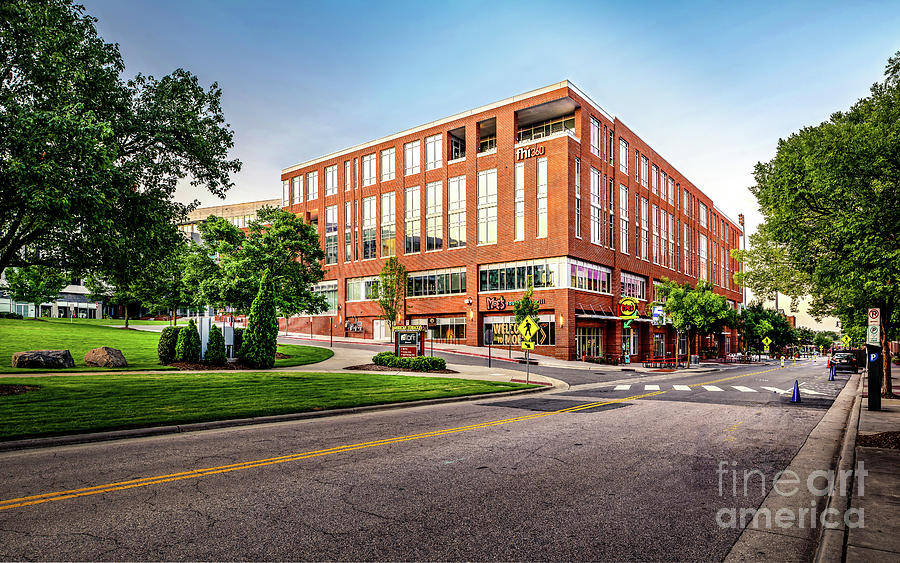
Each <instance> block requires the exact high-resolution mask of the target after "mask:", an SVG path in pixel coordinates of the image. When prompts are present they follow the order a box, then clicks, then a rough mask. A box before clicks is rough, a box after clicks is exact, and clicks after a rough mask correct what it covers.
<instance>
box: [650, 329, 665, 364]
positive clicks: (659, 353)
mask: <svg viewBox="0 0 900 563" xmlns="http://www.w3.org/2000/svg"><path fill="white" fill-rule="evenodd" d="M665 356H666V335H665V333H662V332H654V333H653V357H654V358H664V357H665Z"/></svg>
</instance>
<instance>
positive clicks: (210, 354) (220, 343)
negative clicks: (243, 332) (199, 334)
mask: <svg viewBox="0 0 900 563" xmlns="http://www.w3.org/2000/svg"><path fill="white" fill-rule="evenodd" d="M204 360H205V361H206V363H208V364H209V365H212V366H224V365H225V361H226V358H225V337H224V336H222V331H221V330H219V327H218V325H216V324H215V323H213V324H212V326H210V327H209V336H208V337H207V339H206V356H205V358H204Z"/></svg>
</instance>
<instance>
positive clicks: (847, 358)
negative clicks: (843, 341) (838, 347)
mask: <svg viewBox="0 0 900 563" xmlns="http://www.w3.org/2000/svg"><path fill="white" fill-rule="evenodd" d="M831 366H834V368H835V370H844V369H847V370H851V371H853V373H859V362H857V361H856V354H853V353H851V352H835V353H834V354H833V355H832V356H831V358H829V359H828V367H829V368H830V367H831Z"/></svg>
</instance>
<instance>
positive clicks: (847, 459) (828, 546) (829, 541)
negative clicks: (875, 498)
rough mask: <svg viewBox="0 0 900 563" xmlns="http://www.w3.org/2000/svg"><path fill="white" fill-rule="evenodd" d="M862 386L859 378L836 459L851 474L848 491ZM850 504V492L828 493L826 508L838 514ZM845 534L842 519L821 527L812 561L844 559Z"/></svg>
mask: <svg viewBox="0 0 900 563" xmlns="http://www.w3.org/2000/svg"><path fill="white" fill-rule="evenodd" d="M862 388H863V378H862V377H860V378H859V384H858V385H857V388H856V397H855V398H854V401H853V407H851V411H850V421H849V423H848V424H847V426H846V428H845V429H844V436H843V440H842V443H841V457H840V460H839V461H838V466H837V469H838V471H839V472H843V471H846V472H848V473H849V474H852V475H853V478H852V479H851V480H850V491H852V490H853V488H854V487H855V486H856V478H855V477H856V473H855V471H854V466H855V464H856V438H857V434H858V430H859V411H860V408H861V407H862ZM849 504H850V492H848V494H846V495H835V494H834V489H832V490H831V492H829V494H828V501H827V503H826V505H825V506H826V507H827V508H826V510H829V509H832V508H833V509H835V510H837V511H838V512H839V513H840V514H845V513H846V511H847V508H848V507H849ZM846 536H847V526H846V525H845V524H844V521H843V520H840V525H839V526H838V527H837V528H831V529H826V528H823V529H822V532H821V533H820V535H819V545H818V547H817V548H816V554H815V557H814V558H813V561H815V562H816V563H825V562H826V561H842V560H843V559H844V541H845V539H846Z"/></svg>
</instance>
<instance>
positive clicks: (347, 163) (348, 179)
mask: <svg viewBox="0 0 900 563" xmlns="http://www.w3.org/2000/svg"><path fill="white" fill-rule="evenodd" d="M352 177H353V175H352V173H351V172H350V161H349V160H345V161H344V190H345V191H346V190H349V189H350V188H351V187H353V184H352V182H351V180H352Z"/></svg>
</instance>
